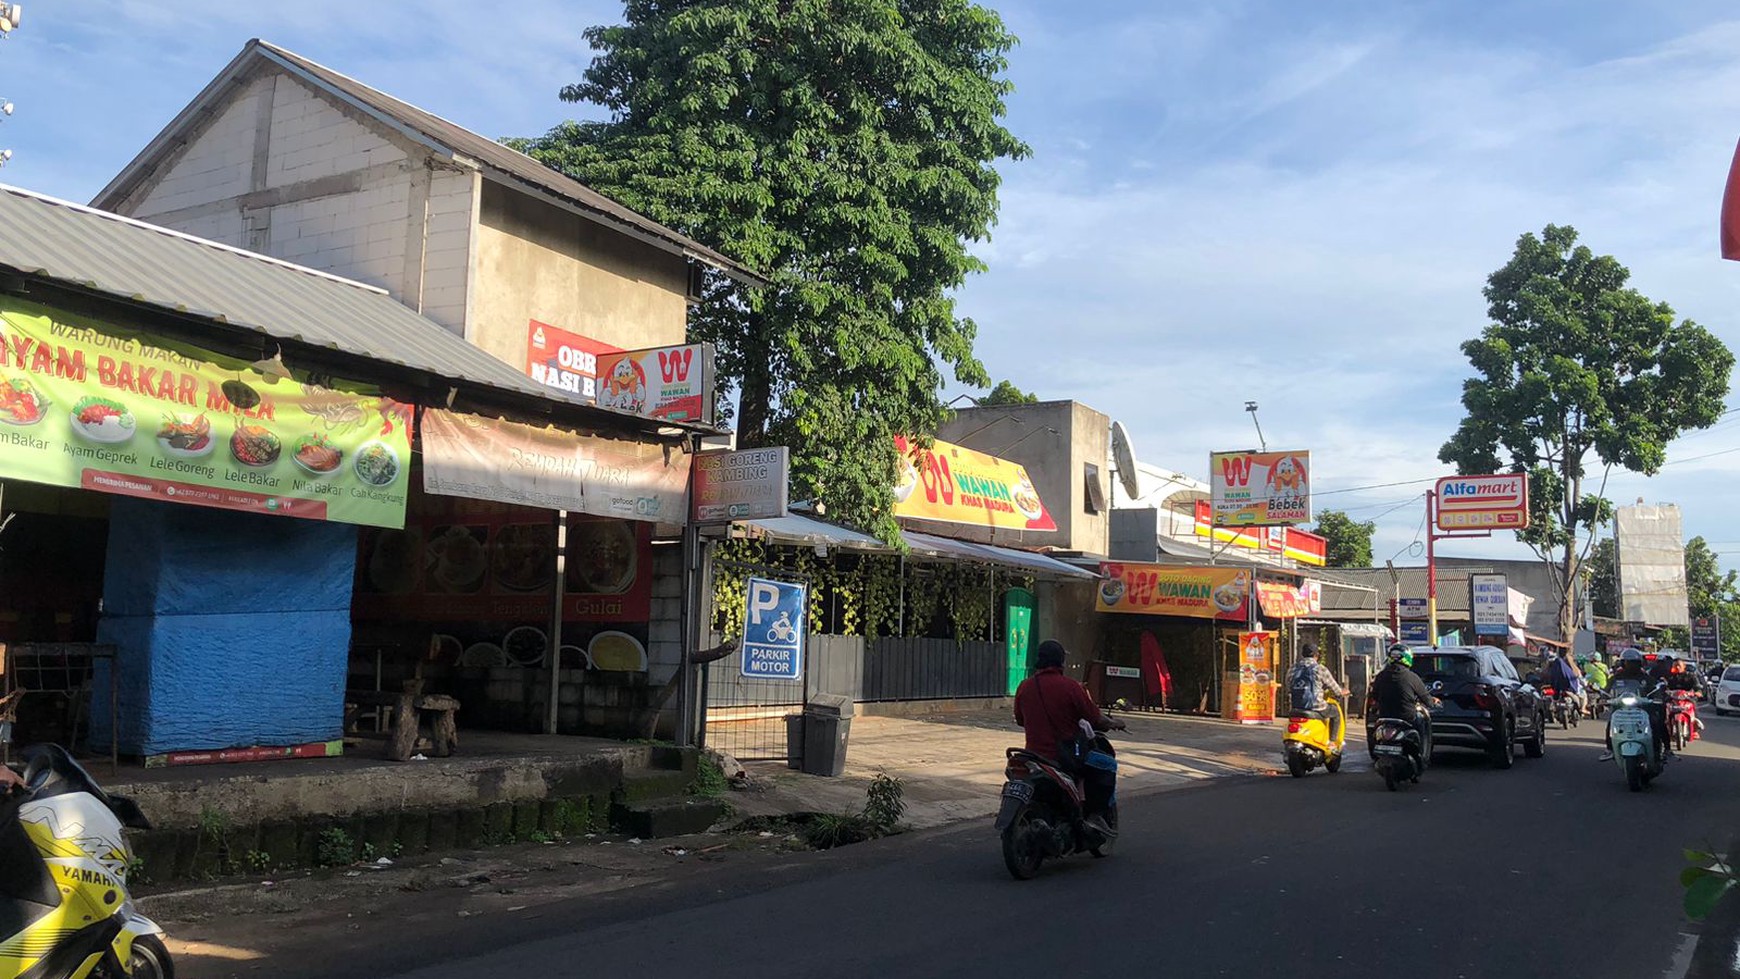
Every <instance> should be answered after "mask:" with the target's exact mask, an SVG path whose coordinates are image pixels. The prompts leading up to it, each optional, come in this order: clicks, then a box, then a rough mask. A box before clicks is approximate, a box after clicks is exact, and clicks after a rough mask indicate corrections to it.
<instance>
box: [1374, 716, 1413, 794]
mask: <svg viewBox="0 0 1740 979" xmlns="http://www.w3.org/2000/svg"><path fill="white" fill-rule="evenodd" d="M1371 752H1372V769H1373V770H1374V771H1376V772H1377V773H1378V774H1379V775H1381V776H1383V780H1384V788H1386V789H1389V790H1390V791H1391V792H1394V791H1395V790H1396V788H1397V787H1398V786H1400V785H1401V784H1402V783H1403V782H1418V781H1419V780H1420V776H1421V775H1423V774H1425V772H1426V754H1425V745H1424V744H1422V743H1421V741H1420V731H1419V729H1418V728H1416V727H1414V725H1413V724H1411V723H1409V722H1408V721H1404V720H1401V719H1400V718H1395V717H1380V718H1378V722H1377V727H1376V729H1374V730H1373V731H1372V748H1371Z"/></svg>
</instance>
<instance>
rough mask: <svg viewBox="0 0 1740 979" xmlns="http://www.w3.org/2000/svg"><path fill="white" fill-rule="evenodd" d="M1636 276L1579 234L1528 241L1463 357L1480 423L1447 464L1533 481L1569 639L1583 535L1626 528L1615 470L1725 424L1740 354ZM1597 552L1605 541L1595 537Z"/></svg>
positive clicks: (1535, 528) (1464, 433) (1473, 415)
mask: <svg viewBox="0 0 1740 979" xmlns="http://www.w3.org/2000/svg"><path fill="white" fill-rule="evenodd" d="M1630 277H1631V273H1630V271H1629V270H1627V269H1626V268H1625V266H1623V265H1621V264H1619V262H1618V261H1617V260H1615V259H1614V258H1613V257H1612V256H1610V255H1601V256H1597V255H1595V254H1594V253H1593V252H1592V251H1590V250H1589V248H1588V247H1587V246H1580V245H1578V244H1577V232H1576V230H1575V229H1574V228H1570V227H1561V226H1557V225H1548V226H1547V227H1546V229H1545V230H1544V231H1542V233H1541V235H1540V236H1539V237H1536V236H1535V235H1533V234H1525V235H1523V236H1522V237H1521V238H1520V239H1518V241H1517V245H1516V252H1515V254H1513V255H1512V257H1511V260H1510V261H1509V262H1507V263H1506V264H1505V266H1504V267H1503V268H1501V269H1499V270H1498V271H1496V272H1494V273H1492V275H1491V276H1490V277H1489V278H1488V279H1487V282H1486V289H1485V291H1484V294H1485V296H1486V301H1487V314H1488V315H1489V316H1490V317H1491V319H1492V322H1491V323H1490V324H1488V325H1487V327H1486V328H1485V329H1484V330H1482V331H1481V334H1480V336H1479V337H1478V338H1476V339H1473V340H1469V341H1467V342H1466V343H1464V344H1463V345H1462V352H1463V353H1464V354H1465V355H1466V356H1467V357H1468V360H1469V363H1470V364H1472V365H1473V367H1474V371H1475V375H1476V376H1474V377H1472V378H1470V379H1468V380H1467V381H1465V382H1463V386H1462V405H1463V407H1464V408H1465V409H1466V410H1467V416H1466V417H1465V418H1464V419H1463V420H1462V423H1461V425H1460V426H1458V428H1457V430H1456V433H1455V434H1454V435H1453V436H1451V438H1450V440H1449V441H1448V442H1446V443H1444V447H1443V448H1442V449H1440V450H1439V453H1438V458H1439V459H1440V460H1441V461H1443V462H1446V463H1452V464H1454V465H1455V466H1456V469H1457V471H1458V472H1460V473H1462V474H1464V475H1478V474H1483V473H1491V472H1520V473H1527V474H1528V476H1529V494H1530V504H1531V506H1530V521H1531V522H1530V525H1529V528H1528V529H1527V530H1524V531H1521V532H1519V533H1518V535H1517V536H1518V537H1519V538H1520V539H1521V540H1523V541H1524V542H1525V543H1527V544H1529V545H1530V546H1531V547H1533V548H1534V550H1535V552H1536V553H1537V554H1539V555H1540V556H1541V559H1542V560H1543V561H1546V562H1547V563H1548V564H1549V565H1551V566H1553V567H1554V570H1555V574H1554V579H1555V580H1554V584H1555V585H1556V589H1557V592H1558V595H1557V597H1558V601H1559V628H1560V630H1561V634H1562V635H1566V636H1569V635H1571V634H1572V633H1573V630H1574V628H1575V620H1576V608H1575V607H1574V602H1573V601H1572V595H1573V593H1574V589H1572V588H1570V587H1569V585H1570V584H1571V583H1572V582H1575V581H1577V580H1578V569H1579V564H1580V563H1581V561H1582V559H1583V558H1584V557H1585V556H1586V554H1587V550H1588V545H1587V544H1586V543H1583V542H1581V540H1580V537H1581V531H1584V530H1588V531H1593V529H1594V528H1595V527H1597V526H1599V525H1600V524H1602V523H1605V522H1606V521H1607V520H1608V519H1610V518H1611V516H1612V511H1613V506H1612V504H1611V503H1610V502H1609V501H1608V500H1606V499H1604V498H1603V497H1602V496H1601V495H1600V493H1601V490H1600V489H1596V490H1595V492H1593V493H1591V492H1588V491H1587V487H1586V480H1588V479H1590V478H1591V477H1592V476H1593V475H1596V474H1597V473H1595V472H1592V465H1594V466H1599V467H1600V471H1599V473H1598V474H1599V475H1601V476H1602V483H1603V485H1605V476H1606V473H1607V472H1609V471H1611V470H1612V468H1613V467H1614V466H1618V467H1620V468H1622V469H1627V470H1630V471H1632V472H1638V473H1643V474H1645V475H1654V474H1655V473H1656V472H1657V471H1658V470H1660V469H1661V466H1662V463H1663V462H1664V461H1666V457H1667V445H1668V443H1669V442H1670V441H1672V440H1673V439H1674V438H1676V437H1677V436H1679V435H1680V434H1681V433H1682V432H1685V431H1687V430H1689V429H1696V428H1708V427H1709V426H1710V425H1711V424H1713V423H1714V422H1715V421H1716V419H1717V418H1718V417H1720V416H1721V414H1722V399H1723V398H1724V397H1725V396H1726V395H1727V393H1728V382H1729V374H1730V372H1731V371H1732V370H1733V367H1734V355H1733V354H1732V353H1731V352H1729V350H1728V348H1727V347H1726V346H1725V345H1724V344H1723V343H1722V341H1721V340H1719V339H1717V338H1716V336H1715V335H1714V334H1712V333H1711V332H1710V331H1709V330H1706V329H1704V328H1703V327H1701V326H1699V325H1697V324H1696V323H1693V322H1692V321H1690V320H1681V321H1679V322H1677V323H1676V322H1675V316H1674V311H1673V309H1672V308H1671V307H1670V306H1668V305H1667V304H1666V303H1657V302H1652V301H1651V300H1650V299H1649V298H1648V297H1646V296H1644V295H1643V294H1642V293H1640V292H1638V291H1637V290H1636V289H1631V288H1627V287H1626V281H1627V280H1628V279H1630ZM1590 539H1591V540H1592V539H1593V538H1590Z"/></svg>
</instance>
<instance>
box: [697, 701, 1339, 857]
mask: <svg viewBox="0 0 1740 979" xmlns="http://www.w3.org/2000/svg"><path fill="white" fill-rule="evenodd" d="M1117 716H1119V717H1121V718H1122V719H1123V720H1124V721H1125V722H1126V723H1128V724H1129V726H1130V729H1129V730H1128V731H1127V732H1113V734H1112V743H1113V746H1114V747H1115V748H1116V749H1117V752H1118V778H1119V780H1118V784H1119V786H1120V787H1121V788H1123V789H1125V790H1126V791H1128V790H1135V789H1148V788H1154V787H1161V788H1166V787H1176V786H1182V785H1188V784H1191V783H1194V782H1198V781H1201V780H1204V779H1211V778H1221V777H1225V776H1229V775H1273V774H1275V773H1276V772H1277V771H1279V770H1280V769H1281V735H1282V732H1283V731H1285V729H1286V724H1285V721H1281V722H1278V723H1276V724H1268V725H1248V726H1246V725H1239V724H1234V723H1231V722H1228V721H1223V720H1218V719H1210V718H1202V717H1189V716H1184V715H1178V714H1145V713H1120V714H1118V715H1117ZM1021 743H1022V735H1021V729H1020V728H1017V727H1016V726H1015V724H1014V722H1013V720H1011V719H1010V718H1009V716H1008V715H1007V714H1006V713H1004V712H1002V711H996V712H991V711H971V712H964V713H958V714H938V715H933V716H931V717H926V718H922V719H918V718H910V717H865V716H859V717H856V718H854V719H853V720H852V730H851V734H850V737H849V742H848V745H847V750H846V771H845V774H844V775H842V776H841V777H839V778H821V777H817V776H813V775H804V774H801V773H799V772H795V771H792V770H790V769H788V768H786V767H785V766H784V765H783V764H777V763H752V764H750V765H747V766H745V767H746V770H747V771H748V772H749V775H750V777H751V778H750V782H751V787H750V788H747V789H745V790H743V791H736V792H732V793H730V794H729V795H728V796H727V797H726V800H725V801H727V802H729V803H730V804H731V806H732V807H733V808H734V809H735V810H736V812H737V814H738V816H739V817H755V816H776V815H782V814H787V813H794V812H836V813H844V812H854V811H856V810H858V809H859V808H861V807H862V806H863V804H864V792H865V789H866V788H868V786H869V784H870V780H871V778H872V777H874V776H875V775H877V774H879V773H884V774H887V775H891V776H893V777H895V778H898V779H899V780H900V781H901V782H902V784H903V785H904V786H905V800H906V805H907V813H906V817H905V819H904V820H903V821H904V822H906V823H907V824H909V825H910V826H912V827H913V828H914V829H926V828H929V827H933V826H940V825H943V824H945V823H951V822H956V821H958V820H963V819H978V818H988V817H990V816H991V815H992V814H994V813H995V812H996V809H997V802H998V792H999V790H1000V789H1001V788H1002V785H1003V766H1004V750H1005V749H1006V748H1010V747H1017V746H1019V745H1020V744H1021ZM1350 747H1351V745H1350Z"/></svg>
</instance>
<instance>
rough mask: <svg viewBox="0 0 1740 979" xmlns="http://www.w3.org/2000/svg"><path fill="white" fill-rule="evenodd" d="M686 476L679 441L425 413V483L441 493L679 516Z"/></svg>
mask: <svg viewBox="0 0 1740 979" xmlns="http://www.w3.org/2000/svg"><path fill="white" fill-rule="evenodd" d="M688 482H689V457H688V455H687V454H686V453H684V452H683V451H682V450H681V449H679V448H674V447H668V446H660V445H649V444H647V443H644V442H627V441H618V440H615V439H602V438H596V437H592V436H585V435H577V434H575V433H573V432H564V431H562V430H561V429H556V428H533V427H532V426H530V425H521V424H518V423H516V422H510V421H502V420H501V419H499V418H485V417H483V416H481V415H466V414H459V413H457V412H452V411H442V410H440V409H437V408H430V409H428V410H427V411H425V412H423V489H424V491H425V492H428V493H433V494H435V495H437V496H463V497H468V498H470V499H474V500H495V501H496V502H498V503H514V504H518V505H520V506H533V507H542V508H544V509H546V510H567V511H570V512H572V513H588V514H591V515H592V516H595V517H621V518H623V519H625V520H650V521H655V522H656V521H663V522H665V523H682V522H683V519H684V515H685V513H686V511H687V509H688V507H687V502H688V489H689V487H688Z"/></svg>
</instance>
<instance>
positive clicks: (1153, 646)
mask: <svg viewBox="0 0 1740 979" xmlns="http://www.w3.org/2000/svg"><path fill="white" fill-rule="evenodd" d="M1142 679H1143V680H1144V681H1145V682H1146V683H1147V686H1148V696H1150V697H1152V696H1154V695H1155V694H1159V695H1160V706H1162V707H1164V706H1166V702H1167V701H1168V700H1170V699H1171V698H1172V671H1171V670H1169V669H1167V668H1166V653H1165V651H1164V650H1162V649H1161V648H1160V640H1158V639H1155V638H1154V634H1153V633H1152V632H1149V631H1147V630H1145V629H1144V630H1143V631H1142Z"/></svg>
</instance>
